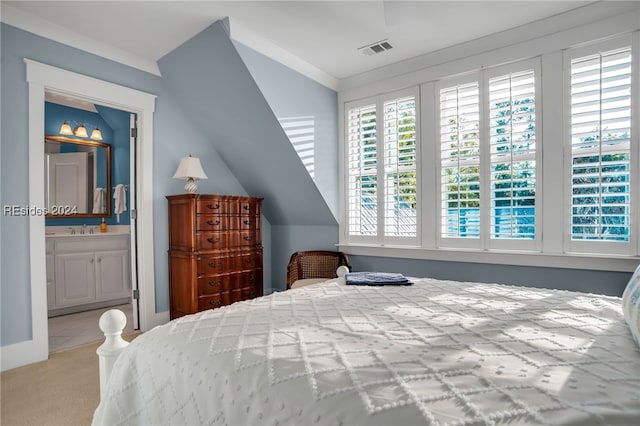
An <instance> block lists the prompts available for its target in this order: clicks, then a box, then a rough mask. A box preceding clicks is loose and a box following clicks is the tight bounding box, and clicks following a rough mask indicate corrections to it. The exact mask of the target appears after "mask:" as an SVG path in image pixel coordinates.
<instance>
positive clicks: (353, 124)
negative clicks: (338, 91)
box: [346, 104, 378, 236]
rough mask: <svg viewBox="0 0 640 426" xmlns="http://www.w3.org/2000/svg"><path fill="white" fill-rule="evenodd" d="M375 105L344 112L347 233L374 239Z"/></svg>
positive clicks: (376, 193)
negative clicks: (345, 118)
mask: <svg viewBox="0 0 640 426" xmlns="http://www.w3.org/2000/svg"><path fill="white" fill-rule="evenodd" d="M376 124H377V123H376V105H375V104H373V105H366V106H362V107H358V108H353V109H349V110H348V112H347V162H346V165H347V180H348V181H347V221H348V231H347V232H348V234H349V235H353V236H359V235H360V236H375V235H377V233H378V231H377V226H378V202H377V197H378V185H377V173H378V149H377V135H376Z"/></svg>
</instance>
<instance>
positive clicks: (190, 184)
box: [184, 178, 198, 194]
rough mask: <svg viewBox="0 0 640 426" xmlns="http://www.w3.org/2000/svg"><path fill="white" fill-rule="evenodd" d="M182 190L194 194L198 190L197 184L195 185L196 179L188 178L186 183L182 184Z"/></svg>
mask: <svg viewBox="0 0 640 426" xmlns="http://www.w3.org/2000/svg"><path fill="white" fill-rule="evenodd" d="M184 190H185V191H187V192H188V193H189V194H195V193H196V191H198V186H197V185H196V181H195V179H194V178H188V179H187V183H186V185H185V186H184Z"/></svg>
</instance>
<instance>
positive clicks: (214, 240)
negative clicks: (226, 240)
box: [207, 238, 220, 244]
mask: <svg viewBox="0 0 640 426" xmlns="http://www.w3.org/2000/svg"><path fill="white" fill-rule="evenodd" d="M207 241H209V243H211V244H213V243H218V242H220V238H207Z"/></svg>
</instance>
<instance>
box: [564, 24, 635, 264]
mask: <svg viewBox="0 0 640 426" xmlns="http://www.w3.org/2000/svg"><path fill="white" fill-rule="evenodd" d="M627 47H630V50H631V120H630V121H631V126H630V127H631V137H630V141H629V142H630V151H629V152H630V173H629V185H630V186H631V189H630V191H629V198H630V200H629V205H630V211H629V218H630V226H629V241H626V242H622V241H601V240H573V239H572V233H571V228H572V215H571V213H572V207H573V205H572V185H571V182H572V179H573V175H572V151H573V150H572V136H571V62H572V61H573V60H574V59H579V58H584V57H587V56H590V55H594V54H597V53H605V52H612V51H616V50H622V49H624V48H627ZM638 56H639V55H638V33H637V32H636V33H634V34H627V35H625V36H621V37H616V38H613V39H610V40H606V41H603V42H598V43H592V44H588V45H585V46H580V47H575V48H570V49H566V50H565V51H564V52H563V81H564V87H565V90H564V91H563V101H564V102H563V108H564V111H563V117H564V120H563V129H564V144H563V148H564V159H563V161H564V174H563V175H564V179H563V180H564V182H563V187H564V193H565V197H564V206H563V251H564V252H565V253H587V254H600V253H608V254H610V255H623V256H633V255H637V254H638V253H640V245H639V241H638V232H639V230H640V226H638V225H639V224H638V223H637V221H638V214H639V213H640V210H639V208H638V203H640V180H639V175H640V173H639V171H638V168H639V167H638V165H639V164H640V156H639V154H640V152H639V151H640V149H639V145H640V144H639V143H638V134H639V133H640V131H639V125H640V119H639V114H638V111H640V87H638V86H640V84H639V83H640V79H639V78H638V69H639V68H638V63H639V58H638ZM634 166H635V167H634ZM634 222H635V223H634Z"/></svg>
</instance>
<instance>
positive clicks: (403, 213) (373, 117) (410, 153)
mask: <svg viewBox="0 0 640 426" xmlns="http://www.w3.org/2000/svg"><path fill="white" fill-rule="evenodd" d="M416 103H417V90H416V89H411V90H405V91H402V92H395V93H391V94H387V95H385V96H378V97H376V98H375V99H373V100H371V101H366V100H364V101H360V102H358V103H351V104H347V105H346V108H345V110H346V112H347V113H346V117H347V126H346V140H347V144H346V167H347V173H346V179H347V184H346V190H347V193H346V205H347V208H346V217H347V222H348V227H347V230H346V236H347V238H348V239H349V240H350V241H354V242H357V241H361V242H369V243H383V242H385V243H392V244H415V242H416V241H417V238H418V209H417V206H418V188H417V174H418V169H417V167H418V147H417V140H418V136H417V135H418V122H417V116H418V114H417V107H416Z"/></svg>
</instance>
